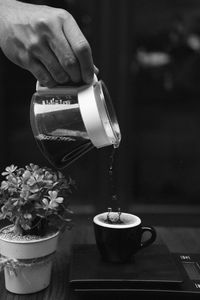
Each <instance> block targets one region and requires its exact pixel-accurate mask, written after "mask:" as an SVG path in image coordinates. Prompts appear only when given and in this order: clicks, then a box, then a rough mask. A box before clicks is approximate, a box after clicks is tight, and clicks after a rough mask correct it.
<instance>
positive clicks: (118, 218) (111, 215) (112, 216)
mask: <svg viewBox="0 0 200 300" xmlns="http://www.w3.org/2000/svg"><path fill="white" fill-rule="evenodd" d="M93 225H94V233H95V239H96V245H97V248H98V250H99V252H100V254H101V257H102V259H103V260H104V261H107V262H114V263H125V262H128V261H130V260H131V258H132V257H133V256H134V254H135V253H137V252H138V251H139V250H140V249H142V248H144V247H147V246H149V245H151V244H152V243H153V242H154V241H155V239H156V230H155V229H154V228H153V227H152V226H142V224H141V219H140V218H139V217H138V216H136V215H133V214H130V213H124V212H111V211H110V212H104V213H101V214H98V215H96V216H95V217H94V218H93ZM145 232H149V233H150V237H149V238H147V239H145V240H144V241H142V236H143V234H144V233H145Z"/></svg>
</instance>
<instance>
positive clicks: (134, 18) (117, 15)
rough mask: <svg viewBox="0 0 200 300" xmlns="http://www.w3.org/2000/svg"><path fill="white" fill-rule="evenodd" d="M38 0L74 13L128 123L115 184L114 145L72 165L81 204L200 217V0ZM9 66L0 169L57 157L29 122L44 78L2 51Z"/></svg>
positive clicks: (2, 82)
mask: <svg viewBox="0 0 200 300" xmlns="http://www.w3.org/2000/svg"><path fill="white" fill-rule="evenodd" d="M26 2H28V1H26ZM29 2H31V3H37V4H47V5H51V6H56V7H62V8H65V9H67V10H68V11H69V12H71V13H72V15H73V16H74V18H75V19H76V21H77V22H78V24H79V26H80V28H81V30H82V31H83V33H84V34H85V36H86V37H87V39H88V41H89V43H90V45H91V47H92V51H93V58H94V62H95V65H96V66H97V67H98V68H99V70H100V73H99V78H100V79H102V80H103V81H104V82H105V83H106V85H107V87H108V89H109V92H110V95H111V98H112V101H113V104H114V106H115V109H116V113H117V116H118V121H119V125H120V128H121V133H122V141H121V144H120V147H119V149H118V150H117V151H116V155H115V159H114V165H113V167H114V173H113V182H114V190H113V186H112V184H111V181H110V178H109V163H110V153H111V150H112V149H111V148H110V147H108V148H104V149H100V150H96V149H94V150H92V151H90V152H88V153H87V154H86V155H84V156H83V157H81V158H80V159H79V160H77V161H76V162H74V163H73V164H72V165H70V166H69V167H68V168H66V169H64V170H63V173H65V174H66V175H70V176H71V177H72V178H73V179H74V180H75V181H76V185H77V189H76V191H75V192H74V193H73V195H72V199H73V201H72V205H73V206H74V207H75V213H96V212H100V211H102V210H105V209H107V207H108V206H113V207H114V206H115V205H117V206H120V207H121V209H122V210H126V211H131V212H133V213H138V214H140V215H142V216H143V215H145V216H147V215H148V214H151V216H152V215H153V216H154V215H155V216H157V217H158V222H162V221H163V220H165V221H166V222H169V223H170V222H172V223H178V222H185V224H186V223H187V222H188V220H189V222H190V223H193V225H195V224H199V222H200V221H198V220H199V214H200V208H199V207H200V206H199V205H200V2H199V1H198V0H65V1H64V0H62V1H61V0H60V1H29ZM0 66H1V68H0V106H1V109H0V135H1V142H0V145H1V147H0V169H1V170H3V169H4V168H5V167H6V166H7V165H10V164H12V163H13V164H17V165H20V166H22V165H25V164H28V163H29V162H33V163H36V164H40V165H49V164H48V162H47V161H46V159H45V158H44V157H43V156H42V154H41V153H40V150H39V149H38V148H37V145H36V143H35V141H34V138H33V135H32V131H31V127H30V123H29V106H30V101H31V97H32V94H33V93H34V92H35V83H36V82H35V79H34V78H33V76H32V75H31V74H30V73H29V72H27V71H25V70H22V69H20V68H19V67H17V66H16V65H14V64H13V63H11V62H10V61H8V59H7V58H6V57H5V56H4V55H3V54H2V53H0ZM113 191H114V193H116V195H117V201H116V202H115V203H113V202H112V197H111V196H112V193H113ZM179 216H181V219H179V218H178V217H179ZM188 218H189V219H188Z"/></svg>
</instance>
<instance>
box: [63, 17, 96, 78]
mask: <svg viewBox="0 0 200 300" xmlns="http://www.w3.org/2000/svg"><path fill="white" fill-rule="evenodd" d="M63 32H64V34H65V38H66V40H67V41H68V43H69V45H70V46H71V49H72V50H73V52H74V55H75V57H76V58H77V59H78V62H79V66H80V73H81V78H82V79H83V81H84V82H86V83H91V82H92V80H93V76H94V64H93V59H92V52H91V48H90V45H89V44H88V42H87V40H86V39H85V37H84V35H83V34H82V32H81V30H80V29H79V27H78V25H77V23H76V21H75V20H74V18H73V17H72V16H71V15H68V16H67V17H66V19H65V20H64V23H63Z"/></svg>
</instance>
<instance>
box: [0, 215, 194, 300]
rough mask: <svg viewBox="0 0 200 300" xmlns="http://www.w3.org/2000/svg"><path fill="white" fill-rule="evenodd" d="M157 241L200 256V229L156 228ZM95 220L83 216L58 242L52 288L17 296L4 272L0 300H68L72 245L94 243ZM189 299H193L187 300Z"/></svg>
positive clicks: (0, 276)
mask: <svg viewBox="0 0 200 300" xmlns="http://www.w3.org/2000/svg"><path fill="white" fill-rule="evenodd" d="M156 229H157V233H158V239H162V240H163V241H164V243H165V244H166V245H167V246H168V248H169V250H170V251H171V252H173V253H176V252H182V253H200V228H198V227H197V228H193V227H191V228H189V227H187V228H186V227H156ZM94 242H95V239H94V233H93V227H92V217H86V216H85V217H80V218H79V219H77V220H76V221H75V226H74V227H73V229H71V230H70V231H66V232H65V233H64V234H63V236H62V237H61V239H60V241H59V247H58V250H57V253H56V257H55V261H54V264H53V270H52V279H51V284H50V286H49V287H48V288H47V289H45V290H43V291H41V292H39V293H35V294H31V295H15V294H12V293H9V292H7V291H6V290H5V287H4V275H3V272H2V273H1V275H0V299H2V300H21V299H23V300H24V299H27V300H28V299H31V300H40V299H41V300H66V299H68V271H69V261H70V251H71V247H72V245H73V244H86V243H88V244H91V243H94ZM188 299H190V298H188Z"/></svg>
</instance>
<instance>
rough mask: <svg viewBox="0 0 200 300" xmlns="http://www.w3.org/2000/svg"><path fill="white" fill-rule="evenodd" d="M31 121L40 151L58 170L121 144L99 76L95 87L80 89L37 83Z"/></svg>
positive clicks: (114, 116) (108, 99)
mask: <svg viewBox="0 0 200 300" xmlns="http://www.w3.org/2000/svg"><path fill="white" fill-rule="evenodd" d="M30 121H31V127H32V131H33V134H34V137H35V139H36V141H37V144H38V146H39V148H40V149H41V151H42V153H43V154H44V155H45V157H46V158H47V159H48V161H49V162H50V163H51V164H52V165H53V166H54V167H56V168H58V169H61V168H64V167H66V166H68V165H69V164H71V163H72V162H73V161H75V160H76V159H78V158H79V157H80V156H82V155H83V154H85V153H86V152H88V151H89V150H91V149H93V148H94V147H96V148H102V147H106V146H110V145H113V146H114V147H116V148H117V147H118V146H119V144H120V141H121V133H120V128H119V125H118V121H117V118H116V114H115V110H114V107H113V105H112V102H111V99H110V96H109V93H108V90H107V88H106V86H105V84H104V82H103V81H101V80H100V81H98V80H97V78H96V76H95V77H94V80H93V83H92V84H90V85H84V86H78V87H77V86H56V87H54V88H47V87H43V86H41V85H40V84H39V83H38V82H37V85H36V93H34V95H33V97H32V101H31V108H30Z"/></svg>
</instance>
